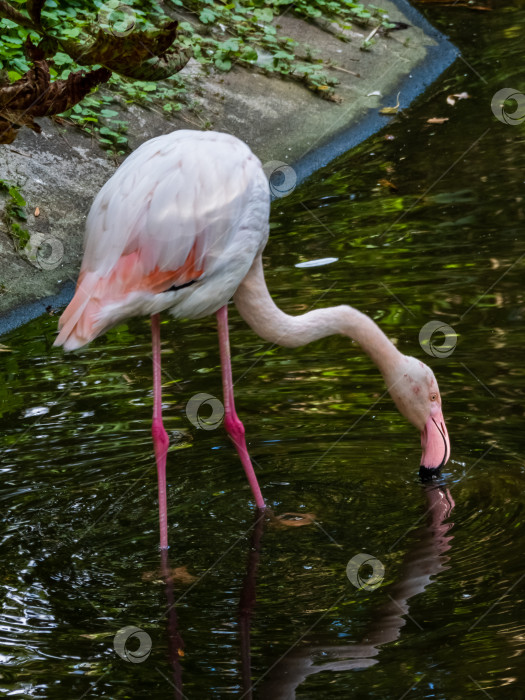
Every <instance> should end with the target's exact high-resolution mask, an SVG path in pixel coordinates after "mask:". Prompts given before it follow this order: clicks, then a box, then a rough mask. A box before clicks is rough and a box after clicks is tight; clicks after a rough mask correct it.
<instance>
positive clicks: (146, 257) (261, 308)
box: [55, 130, 450, 549]
mask: <svg viewBox="0 0 525 700" xmlns="http://www.w3.org/2000/svg"><path fill="white" fill-rule="evenodd" d="M269 210H270V196H269V187H268V181H267V178H266V176H265V174H264V171H263V169H262V166H261V163H260V161H259V160H258V159H257V158H256V156H255V155H254V154H253V153H252V152H251V151H250V149H249V148H248V146H247V145H246V144H244V143H243V142H242V141H240V140H239V139H237V138H235V137H233V136H230V135H228V134H222V133H217V132H212V131H207V132H198V131H187V130H180V131H176V132H173V133H171V134H167V135H164V136H159V137H157V138H154V139H151V140H150V141H147V142H146V143H144V144H143V145H142V146H140V148H138V149H137V150H136V151H135V152H134V153H132V154H131V155H130V156H129V157H128V158H127V160H126V161H125V162H124V163H123V164H122V165H121V166H120V168H119V169H118V170H117V171H116V173H115V174H114V175H113V176H112V177H111V178H110V180H109V181H108V182H107V183H106V184H105V185H104V186H103V187H102V189H101V190H100V192H99V193H98V195H97V196H96V198H95V201H94V202H93V205H92V207H91V210H90V212H89V216H88V219H87V224H86V236H85V251H84V257H83V260H82V266H81V270H80V276H79V278H78V283H77V288H76V292H75V296H74V298H73V300H72V301H71V303H70V304H69V306H68V307H67V308H66V310H65V311H64V313H63V314H62V317H61V318H60V321H59V328H60V333H59V335H58V337H57V339H56V341H55V345H63V346H64V348H65V350H74V349H76V348H80V347H82V346H83V345H85V344H86V343H89V342H90V341H91V340H93V338H96V337H97V336H98V335H100V334H101V333H104V332H105V331H106V330H107V329H108V328H110V327H111V326H114V325H116V324H118V323H120V322H121V321H123V320H124V319H125V318H128V317H130V316H138V315H143V314H149V315H151V327H152V340H153V395H154V400H153V424H152V435H153V444H154V450H155V459H156V463H157V474H158V491H159V518H160V546H161V548H163V549H164V548H166V547H167V546H168V528H167V507H166V454H167V451H168V443H169V440H168V435H167V433H166V430H165V429H164V425H163V422H162V404H161V359H160V322H159V313H160V312H162V311H165V310H169V312H170V313H171V315H172V316H174V317H175V318H201V317H203V316H206V315H208V314H212V313H215V314H216V316H217V322H218V331H219V348H220V356H221V365H222V383H223V390H224V412H225V413H224V425H225V428H226V430H227V432H228V433H229V435H230V436H231V438H232V440H233V443H234V445H235V447H236V449H237V452H238V453H239V456H240V459H241V462H242V465H243V467H244V470H245V472H246V475H247V477H248V481H249V483H250V486H251V489H252V492H253V495H254V498H255V503H256V504H257V507H258V508H260V509H263V508H265V504H264V499H263V497H262V494H261V490H260V488H259V484H258V482H257V477H256V475H255V471H254V469H253V466H252V464H251V461H250V456H249V454H248V449H247V447H246V441H245V436H244V426H243V424H242V423H241V421H240V420H239V418H238V416H237V413H236V411H235V403H234V395H233V382H232V370H231V361H230V346H229V338H228V307H227V304H228V301H229V300H230V299H231V298H232V297H233V299H234V301H235V304H236V306H237V308H238V310H239V312H240V314H241V316H242V317H243V318H244V320H245V321H246V322H247V323H248V324H249V325H250V326H251V327H252V329H253V330H254V331H255V332H256V333H257V334H258V335H260V336H261V337H262V338H263V339H265V340H267V341H269V342H271V343H278V344H279V345H283V346H285V347H289V348H293V347H298V346H300V345H305V344H306V343H311V342H312V341H314V340H318V339H319V338H323V337H325V336H328V335H332V334H335V333H337V334H340V335H344V336H347V337H349V338H352V339H354V340H355V341H357V342H358V343H359V345H361V347H362V348H363V350H364V351H365V352H366V353H367V354H368V355H369V356H370V358H371V360H372V361H373V362H374V363H375V364H376V365H377V367H378V369H379V371H380V372H381V374H382V375H383V378H384V380H385V382H386V386H387V387H388V390H389V392H390V394H391V396H392V398H393V400H394V402H395V403H396V405H397V407H398V409H399V411H400V412H401V413H402V414H403V416H405V418H407V420H409V421H410V423H412V424H413V425H414V426H415V427H416V428H418V429H419V430H420V431H421V443H422V447H423V455H422V459H421V465H422V467H421V469H422V472H424V473H425V474H426V475H427V476H428V475H429V474H430V475H431V474H434V473H437V471H438V470H439V468H440V467H441V466H443V465H444V464H446V462H447V460H448V458H449V455H450V443H449V438H448V433H447V429H446V427H445V421H444V419H443V413H442V410H441V398H440V395H439V388H438V385H437V382H436V378H435V377H434V374H433V372H432V370H431V369H430V368H429V367H427V366H426V365H424V364H423V363H422V362H420V361H418V360H416V359H414V358H413V357H407V356H406V355H403V354H402V353H400V352H399V350H397V349H396V347H395V345H394V344H393V343H392V342H391V341H390V340H389V339H388V338H387V337H386V336H385V335H384V333H383V332H382V331H381V330H380V329H379V327H378V326H377V325H376V324H375V323H374V321H372V319H370V318H368V316H366V315H364V314H362V313H360V312H359V311H357V310H356V309H353V308H352V307H350V306H334V307H331V308H326V309H316V310H314V311H309V312H308V313H305V314H302V315H301V316H289V315H288V314H286V313H284V312H283V311H281V310H280V309H279V308H278V307H277V306H276V305H275V304H274V302H273V301H272V298H271V296H270V294H269V292H268V289H267V287H266V282H265V279H264V274H263V266H262V251H263V249H264V246H265V244H266V241H267V239H268V230H269V224H268V217H269Z"/></svg>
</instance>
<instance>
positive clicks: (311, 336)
mask: <svg viewBox="0 0 525 700" xmlns="http://www.w3.org/2000/svg"><path fill="white" fill-rule="evenodd" d="M234 301H235V305H236V306H237V308H238V309H239V313H240V314H241V316H242V317H243V318H244V320H245V321H246V323H248V325H249V326H250V327H251V328H252V329H253V330H254V331H255V333H257V335H259V336H261V338H264V340H267V341H269V342H270V343H276V344H277V345H284V346H285V347H289V348H295V347H299V346H300V345H306V344H307V343H311V342H312V341H313V340H318V339H319V338H324V337H326V336H329V335H336V334H340V335H345V336H348V337H349V338H352V339H353V340H355V341H356V342H357V343H359V345H360V346H361V347H362V348H363V350H364V351H365V352H366V353H367V354H368V355H369V356H370V358H371V360H372V361H373V362H374V363H375V364H376V365H377V367H378V369H379V370H380V372H381V374H382V375H383V377H385V379H387V385H388V384H389V382H388V378H389V377H392V375H393V373H394V372H395V368H396V366H399V363H400V361H401V359H402V358H403V355H402V354H401V353H400V352H399V350H397V348H396V347H395V345H394V344H393V343H392V342H391V341H390V340H389V339H388V338H387V337H386V335H385V334H384V333H383V331H382V330H381V329H380V328H379V326H377V324H376V323H374V321H372V319H371V318H369V317H368V316H366V315H365V314H363V313H361V312H360V311H357V309H354V308H352V307H351V306H346V305H341V306H331V307H329V308H325V309H314V310H313V311H308V312H307V313H305V314H301V315H300V316H289V315H288V314H285V313H284V312H283V311H281V309H279V307H278V306H276V305H275V303H274V301H273V299H272V297H271V296H270V293H269V292H268V288H267V286H266V281H265V279H264V273H263V268H262V259H261V257H260V256H258V257H257V258H256V260H255V261H254V263H253V265H252V267H251V269H250V271H249V272H248V274H247V275H246V277H245V278H244V280H243V281H242V282H241V284H240V285H239V288H238V289H237V292H236V293H235V296H234Z"/></svg>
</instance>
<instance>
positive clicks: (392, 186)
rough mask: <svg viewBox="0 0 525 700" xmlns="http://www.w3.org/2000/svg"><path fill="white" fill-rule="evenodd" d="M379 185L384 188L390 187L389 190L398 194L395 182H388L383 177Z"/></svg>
mask: <svg viewBox="0 0 525 700" xmlns="http://www.w3.org/2000/svg"><path fill="white" fill-rule="evenodd" d="M379 184H380V185H382V186H383V187H388V188H389V189H391V190H393V191H394V192H397V189H398V188H397V186H396V185H394V183H393V182H390V180H386V179H385V178H384V177H382V178H381V179H380V180H379Z"/></svg>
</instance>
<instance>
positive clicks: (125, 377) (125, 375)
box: [122, 374, 133, 384]
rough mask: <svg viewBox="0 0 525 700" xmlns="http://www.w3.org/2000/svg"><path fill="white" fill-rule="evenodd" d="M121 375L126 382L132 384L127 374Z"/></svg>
mask: <svg viewBox="0 0 525 700" xmlns="http://www.w3.org/2000/svg"><path fill="white" fill-rule="evenodd" d="M122 376H123V378H124V379H125V380H126V381H127V383H128V384H133V382H132V380H131V379H130V378H129V377H128V375H127V374H123V375H122Z"/></svg>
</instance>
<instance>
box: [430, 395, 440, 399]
mask: <svg viewBox="0 0 525 700" xmlns="http://www.w3.org/2000/svg"><path fill="white" fill-rule="evenodd" d="M437 397H438V395H437V394H430V400H431V401H437Z"/></svg>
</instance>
